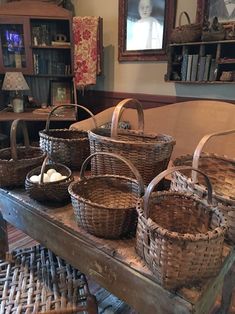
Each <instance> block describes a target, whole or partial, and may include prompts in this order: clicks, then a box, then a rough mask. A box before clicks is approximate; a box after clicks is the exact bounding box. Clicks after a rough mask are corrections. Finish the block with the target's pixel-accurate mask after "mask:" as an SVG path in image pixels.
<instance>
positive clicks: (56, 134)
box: [39, 104, 96, 170]
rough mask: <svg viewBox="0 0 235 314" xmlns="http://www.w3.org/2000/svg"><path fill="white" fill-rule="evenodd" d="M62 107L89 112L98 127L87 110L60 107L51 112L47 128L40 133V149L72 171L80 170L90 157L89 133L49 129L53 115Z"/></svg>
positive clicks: (71, 105) (76, 106) (78, 106)
mask: <svg viewBox="0 0 235 314" xmlns="http://www.w3.org/2000/svg"><path fill="white" fill-rule="evenodd" d="M61 107H66V108H68V107H75V108H81V109H84V110H85V111H86V112H88V113H89V114H90V115H91V117H92V119H93V122H94V126H95V127H96V122H95V118H94V115H93V114H92V113H91V112H90V110H88V109H87V108H85V107H83V106H80V105H76V104H70V105H59V106H57V107H55V108H54V109H52V110H51V112H50V113H49V115H48V119H47V122H46V128H45V129H44V130H42V131H40V132H39V136H40V147H41V148H42V149H43V151H45V152H46V153H47V154H48V155H49V156H50V157H51V158H52V159H53V160H54V161H55V162H58V163H62V164H64V165H66V166H68V167H70V168H71V169H72V170H75V169H80V168H81V165H82V162H83V161H84V160H85V159H86V158H87V157H88V156H89V155H90V148H89V140H88V135H87V131H81V130H70V129H49V126H50V118H51V116H52V114H53V113H54V112H55V111H56V110H58V108H61Z"/></svg>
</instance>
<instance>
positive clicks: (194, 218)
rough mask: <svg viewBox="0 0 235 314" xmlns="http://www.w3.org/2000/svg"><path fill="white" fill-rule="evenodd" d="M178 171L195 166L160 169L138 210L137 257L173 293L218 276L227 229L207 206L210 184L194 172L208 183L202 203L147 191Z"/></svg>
mask: <svg viewBox="0 0 235 314" xmlns="http://www.w3.org/2000/svg"><path fill="white" fill-rule="evenodd" d="M183 169H194V168H191V167H178V168H169V169H168V170H166V171H163V172H162V173H161V174H160V175H158V176H157V177H156V178H155V179H153V180H152V182H151V183H150V184H149V186H148V187H147V190H146V193H145V195H144V198H142V199H140V201H139V202H138V206H137V210H138V214H139V217H138V225H137V233H136V250H137V253H138V255H140V256H141V257H142V258H143V259H144V261H145V262H146V264H147V265H148V267H149V268H150V270H151V271H152V272H153V274H154V275H155V276H156V279H157V280H158V282H159V283H160V284H161V285H162V286H164V287H165V288H167V289H176V288H179V287H180V286H183V285H187V284H189V283H194V282H195V281H198V280H201V279H205V278H208V277H211V276H214V275H215V274H216V273H217V272H218V270H219V268H220V266H221V262H222V251H223V243H224V234H225V231H226V226H227V225H226V223H227V222H226V218H225V217H224V215H223V213H222V212H221V211H220V210H219V209H218V208H215V207H213V206H212V205H211V201H212V187H211V183H210V181H209V179H208V177H207V176H206V175H204V174H203V173H202V172H201V171H199V170H197V171H199V172H200V173H202V174H203V176H204V177H205V180H206V183H207V188H208V198H207V202H205V200H200V199H199V198H198V197H194V196H193V195H192V194H189V193H188V194H187V193H180V192H172V191H164V192H154V193H152V191H153V189H154V187H155V186H156V185H157V184H158V183H159V182H160V181H161V180H162V179H163V178H164V177H165V176H167V175H169V174H170V173H172V172H173V171H179V170H183Z"/></svg>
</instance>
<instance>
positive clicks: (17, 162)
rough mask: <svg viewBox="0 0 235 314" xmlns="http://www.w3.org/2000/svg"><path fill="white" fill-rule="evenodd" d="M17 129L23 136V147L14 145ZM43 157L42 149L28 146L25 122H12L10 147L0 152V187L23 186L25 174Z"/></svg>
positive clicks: (38, 163) (39, 162)
mask: <svg viewBox="0 0 235 314" xmlns="http://www.w3.org/2000/svg"><path fill="white" fill-rule="evenodd" d="M19 127H20V128H21V130H22V132H23V136H24V145H23V146H18V145H17V143H16V133H17V130H18V128H19ZM45 156H46V154H45V153H44V152H43V150H42V149H40V148H39V147H33V146H31V145H30V143H29V136H28V131H27V127H26V123H25V121H23V120H19V119H17V120H14V121H13V122H12V124H11V131H10V147H8V148H4V149H1V150H0V187H10V186H11V187H13V186H21V185H24V180H25V177H26V175H27V173H28V172H29V171H30V170H32V169H33V168H35V167H37V166H39V165H40V164H41V163H42V162H43V160H44V158H45Z"/></svg>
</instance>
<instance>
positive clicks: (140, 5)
mask: <svg viewBox="0 0 235 314" xmlns="http://www.w3.org/2000/svg"><path fill="white" fill-rule="evenodd" d="M165 2H166V1H165V0H127V20H126V23H127V25H126V50H148V49H162V47H163V34H164V17H165Z"/></svg>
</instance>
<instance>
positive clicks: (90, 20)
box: [73, 16, 100, 89]
mask: <svg viewBox="0 0 235 314" xmlns="http://www.w3.org/2000/svg"><path fill="white" fill-rule="evenodd" d="M73 37H74V72H75V73H74V74H75V80H74V81H75V86H76V88H80V89H84V87H86V86H88V85H93V84H96V76H97V74H99V73H100V49H99V17H91V16H85V17H80V16H79V17H78V16H76V17H74V18H73Z"/></svg>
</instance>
